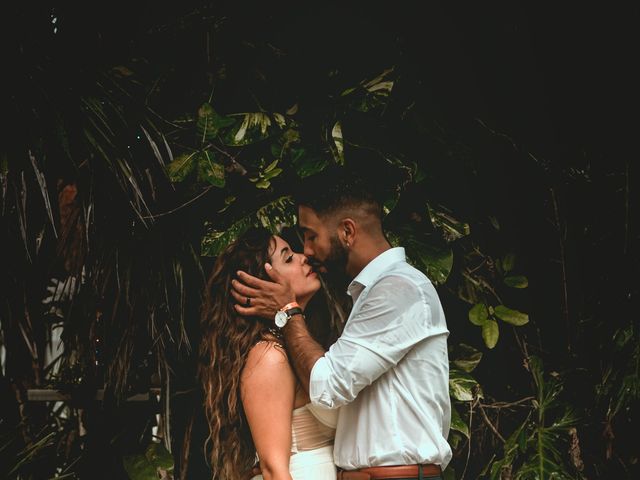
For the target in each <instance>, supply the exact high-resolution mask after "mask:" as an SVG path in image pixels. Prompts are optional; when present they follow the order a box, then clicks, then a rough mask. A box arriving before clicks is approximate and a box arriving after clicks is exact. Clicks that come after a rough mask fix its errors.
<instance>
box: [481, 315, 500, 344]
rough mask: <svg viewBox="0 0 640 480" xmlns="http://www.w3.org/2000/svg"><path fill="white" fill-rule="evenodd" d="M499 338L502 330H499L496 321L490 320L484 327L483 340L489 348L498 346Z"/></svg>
mask: <svg viewBox="0 0 640 480" xmlns="http://www.w3.org/2000/svg"><path fill="white" fill-rule="evenodd" d="M499 336H500V329H499V328H498V322H496V321H495V320H491V319H489V320H487V321H486V322H485V323H484V324H483V325H482V339H483V340H484V344H485V345H486V346H487V347H488V348H493V347H495V346H496V344H497V343H498V337H499Z"/></svg>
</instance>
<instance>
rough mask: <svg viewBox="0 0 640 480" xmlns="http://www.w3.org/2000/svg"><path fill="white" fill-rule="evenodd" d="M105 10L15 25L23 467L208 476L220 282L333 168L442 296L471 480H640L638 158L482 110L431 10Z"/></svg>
mask: <svg viewBox="0 0 640 480" xmlns="http://www.w3.org/2000/svg"><path fill="white" fill-rule="evenodd" d="M194 3H196V2H194ZM85 8H87V10H82V9H80V10H78V9H73V10H72V9H71V8H70V7H56V8H52V7H41V6H34V7H25V6H14V7H12V10H14V11H12V14H13V18H14V19H15V25H14V26H13V27H12V28H11V29H10V30H9V32H10V36H9V37H8V38H7V40H6V42H4V48H7V54H8V55H7V58H8V59H9V65H10V68H9V71H8V72H7V80H8V81H9V86H8V87H6V88H5V90H4V91H3V96H2V102H3V106H4V108H3V111H5V112H8V115H7V117H8V118H10V119H11V122H10V125H9V126H8V127H7V128H6V129H5V132H4V133H5V134H6V138H5V140H4V142H3V143H2V144H1V145H0V181H1V187H2V189H1V190H2V197H1V198H2V207H1V221H0V228H1V229H2V237H3V249H2V264H3V270H2V298H1V300H2V301H1V302H0V322H1V323H0V328H1V337H0V338H1V343H0V345H2V357H1V358H0V363H1V365H2V376H1V377H0V396H1V397H0V398H2V405H3V407H4V408H3V411H2V414H1V416H0V459H1V462H0V465H1V467H0V468H1V470H0V474H1V475H2V476H7V477H12V478H13V477H17V478H50V477H53V476H54V475H56V474H57V475H58V476H59V478H64V477H68V478H75V477H84V476H89V475H91V476H92V477H96V476H100V475H103V476H105V477H107V476H108V477H109V478H126V477H127V476H129V477H130V478H155V475H156V470H157V469H160V471H163V472H165V474H166V471H167V470H171V469H172V468H173V471H174V474H175V475H176V477H177V476H178V475H179V474H181V475H183V476H184V477H185V478H196V477H198V478H199V476H203V475H206V474H207V467H206V465H205V464H204V458H203V457H202V448H201V445H202V442H203V440H204V437H203V436H202V435H204V430H203V429H202V425H201V422H199V421H198V419H199V418H200V419H201V415H202V412H201V405H200V403H199V390H198V385H197V384H196V383H195V376H194V372H195V370H194V362H195V355H194V352H193V348H192V346H193V345H197V344H198V329H197V324H198V312H199V307H200V301H201V292H202V288H203V281H204V278H205V276H206V274H207V271H208V268H209V266H210V265H211V261H212V258H213V257H215V255H216V254H217V252H219V251H220V249H221V248H223V247H224V246H226V245H227V244H228V243H229V242H230V241H232V240H233V239H234V238H235V237H236V236H237V235H239V234H240V233H242V232H243V231H244V230H246V229H247V228H248V227H249V226H251V225H254V224H255V225H257V224H261V225H264V226H266V227H268V228H271V229H272V230H273V231H277V230H278V229H280V228H282V227H283V226H293V225H295V222H296V218H295V213H296V212H295V209H294V208H293V205H292V202H291V198H290V194H291V191H292V185H294V184H295V183H297V182H300V181H301V180H303V179H304V178H307V177H311V176H313V175H316V174H319V173H320V172H323V171H325V170H326V169H328V168H335V169H338V170H339V169H345V170H355V171H356V172H361V173H362V174H363V175H364V174H366V175H369V176H373V177H377V178H382V179H384V182H382V183H383V184H384V186H385V188H384V192H385V195H386V198H387V201H386V202H385V205H384V207H385V228H386V230H387V232H388V235H389V238H390V240H391V242H392V243H393V244H396V245H402V246H404V247H405V248H406V250H407V254H408V257H409V259H410V261H411V262H412V263H413V264H415V265H416V266H417V267H418V268H420V269H422V270H423V271H425V272H426V273H427V274H428V275H429V277H430V278H431V279H432V280H433V282H434V283H435V284H437V286H438V292H439V294H440V296H441V298H442V301H443V304H444V306H445V311H446V313H447V319H448V324H449V329H450V331H451V335H450V353H451V355H450V359H451V380H450V391H451V396H452V399H453V400H454V407H455V409H454V414H453V424H452V432H451V435H450V438H449V441H450V442H451V444H452V446H453V447H454V451H455V454H454V460H453V462H452V464H451V467H450V468H449V469H447V471H446V476H447V478H495V479H511V478H513V479H546V478H631V477H634V474H635V475H637V473H638V467H637V462H638V454H639V452H638V448H637V446H636V442H633V441H631V440H630V438H631V435H632V433H633V432H634V429H635V428H636V427H637V426H638V420H637V418H636V417H635V414H636V412H637V406H638V402H639V400H640V379H639V376H638V375H639V368H640V348H639V345H640V343H639V342H638V337H639V335H640V331H639V328H640V326H639V325H638V321H637V316H635V317H634V316H633V313H634V312H635V311H637V310H635V309H634V308H632V307H633V306H634V305H635V306H637V298H638V294H639V293H640V292H639V291H638V290H639V289H638V282H637V281H635V278H634V276H633V272H634V269H637V268H638V252H637V233H635V230H634V229H635V224H634V222H633V216H632V213H631V212H633V211H634V207H635V205H637V192H636V191H635V190H634V189H633V187H634V185H633V181H632V179H633V176H632V171H631V170H632V165H631V164H630V161H629V160H628V159H626V158H623V159H622V160H619V159H618V158H617V157H616V158H614V157H610V156H605V155H603V153H602V151H601V150H600V149H599V148H598V145H597V144H594V143H592V144H590V145H586V146H585V145H582V144H580V145H578V146H576V147H572V148H574V149H572V148H568V149H567V148H565V150H562V149H561V148H560V147H559V146H558V145H554V144H551V145H549V144H545V143H544V142H543V141H538V139H537V138H536V137H535V131H536V130H533V132H530V131H528V130H527V131H526V133H523V134H522V137H518V136H517V135H514V134H513V130H511V129H510V128H509V125H505V124H500V122H489V121H488V120H487V119H486V118H478V117H477V116H475V115H471V114H469V112H468V111H467V110H465V109H464V108H462V107H461V106H460V104H459V103H457V101H456V100H454V97H455V96H456V95H457V94H458V93H459V92H458V91H457V90H456V85H459V84H456V83H455V81H454V82H453V83H454V86H453V87H451V88H450V89H449V90H447V89H446V88H445V85H444V83H445V81H446V79H452V78H453V77H452V76H451V74H448V73H447V72H446V71H445V70H444V68H442V70H441V71H438V68H437V67H446V66H448V65H449V63H448V62H449V61H450V60H446V59H445V57H446V55H447V54H448V55H449V56H450V57H451V58H454V59H455V58H458V57H456V54H457V52H458V51H457V50H455V49H451V48H449V49H446V48H445V47H444V46H441V48H440V50H438V49H437V48H435V47H434V50H431V49H422V50H421V49H420V48H419V46H420V45H421V44H420V41H419V40H418V37H419V35H418V34H417V32H418V31H419V30H418V29H417V28H416V24H415V23H412V22H417V20H415V19H411V18H410V17H411V13H412V12H400V11H395V12H390V11H388V10H385V11H384V12H375V11H374V9H372V10H371V11H366V12H364V11H359V10H358V9H357V8H356V7H343V6H338V5H334V4H328V5H326V6H325V8H324V9H323V10H322V11H321V12H319V11H317V10H309V11H308V12H304V11H298V10H295V7H294V6H293V5H288V4H287V5H283V6H279V7H275V6H272V5H262V6H257V5H256V6H254V7H253V9H252V10H251V13H249V12H247V11H245V8H246V6H244V7H240V6H231V5H224V4H216V5H213V4H202V5H201V4H198V5H195V6H194V5H190V4H188V2H187V4H185V5H183V6H180V7H178V6H173V7H170V8H169V7H161V6H153V7H151V6H149V5H146V6H130V5H129V6H127V9H126V10H125V7H123V6H116V5H111V6H105V7H102V10H100V11H98V12H97V13H95V12H93V13H92V12H90V11H89V10H88V9H89V7H85ZM387 8H393V7H387ZM414 13H415V12H414ZM432 13H433V14H434V15H436V17H437V15H440V19H441V20H442V21H443V22H444V23H445V24H446V22H445V20H446V19H448V18H450V16H449V15H450V14H449V13H447V12H446V11H444V10H442V11H439V10H438V9H434V10H433V11H432ZM460 15H461V14H460ZM505 15H506V19H502V20H498V22H500V21H503V22H504V24H505V25H507V26H508V25H510V21H511V17H509V16H508V15H507V14H505ZM454 17H455V15H454ZM461 18H463V17H462V15H461ZM464 18H467V17H466V16H465V17H464ZM487 18H488V17H487ZM311 20H315V21H311ZM487 21H488V20H487ZM429 22H430V23H429V25H430V26H431V27H432V28H434V29H435V31H436V32H440V33H442V32H443V31H444V29H445V28H446V25H445V27H440V28H441V30H438V27H437V26H436V25H435V23H437V22H434V21H433V20H429ZM431 22H433V24H432V23H431ZM312 25H315V26H313V27H312ZM329 25H331V28H328V26H329ZM27 26H29V27H28V28H27ZM381 26H384V27H385V28H381ZM325 27H327V28H325ZM405 27H406V28H405ZM434 35H435V34H434ZM506 38H507V39H509V38H510V37H506ZM513 38H515V39H517V38H519V37H517V36H515V37H513ZM438 51H440V53H439V54H438V55H440V56H438V55H436V53H434V52H438ZM442 52H445V53H442ZM447 52H448V53H447ZM427 53H429V54H430V55H431V56H427V57H426V58H425V57H424V56H423V55H425V54H427ZM500 60H502V59H500ZM422 63H425V64H428V65H429V68H426V67H424V65H422ZM458 72H459V71H458ZM438 76H440V77H441V79H440V80H434V78H437V77H438ZM496 109H498V106H496ZM525 116H526V113H524V114H522V117H525ZM517 121H518V119H516V120H515V123H517ZM519 121H521V123H522V124H525V125H526V124H527V122H524V121H522V118H520V117H519ZM506 132H509V134H507V133H506ZM516 133H517V130H516ZM534 147H535V149H534ZM589 147H590V148H591V150H590V149H589ZM614 267H615V268H614ZM336 295H337V293H336ZM60 335H62V344H63V345H64V347H63V348H62V349H59V350H57V351H51V350H52V348H51V345H57V344H58V343H57V342H58V339H59V337H60ZM154 387H159V388H160V394H159V396H158V397H156V396H155V395H151V396H150V397H149V398H150V399H149V400H148V401H146V402H127V401H126V400H127V399H128V398H129V399H130V398H131V397H132V396H134V395H135V394H140V393H143V394H146V393H148V392H149V390H150V388H154ZM45 388H49V389H55V390H57V391H60V392H61V393H62V394H64V396H63V398H62V400H63V401H59V402H53V401H49V402H37V401H31V400H30V398H31V397H30V395H31V396H33V393H31V394H30V393H29V392H33V391H35V390H36V389H45ZM103 388H104V392H103V391H102V389H103ZM152 391H153V392H155V390H152ZM96 395H98V397H100V401H96V400H95V399H96ZM156 424H158V425H156ZM154 426H156V427H158V428H155V429H152V427H154ZM152 432H153V434H152ZM160 440H163V442H159V441H160ZM167 451H171V452H172V457H171V456H169V454H168V453H167ZM187 459H188V461H186V460H187Z"/></svg>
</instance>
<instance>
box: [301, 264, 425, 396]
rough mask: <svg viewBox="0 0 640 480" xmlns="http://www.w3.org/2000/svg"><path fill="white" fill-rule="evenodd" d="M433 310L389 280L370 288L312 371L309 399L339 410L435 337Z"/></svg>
mask: <svg viewBox="0 0 640 480" xmlns="http://www.w3.org/2000/svg"><path fill="white" fill-rule="evenodd" d="M433 333H435V332H433V329H432V326H431V310H430V307H429V304H428V302H427V300H426V299H425V298H424V295H423V293H422V292H421V290H420V289H419V288H418V286H417V285H416V284H415V283H414V282H412V281H411V280H409V279H407V278H404V277H402V276H396V275H393V276H387V277H384V278H382V279H381V280H380V281H379V282H377V283H376V284H375V285H373V286H372V287H371V291H370V292H368V294H367V295H366V298H363V302H362V304H361V305H357V304H356V305H354V314H353V316H352V317H351V318H349V321H348V322H347V324H346V325H345V329H344V331H343V333H342V335H341V336H340V338H339V339H338V340H337V342H336V343H334V344H333V345H332V346H331V348H330V349H329V351H328V352H327V353H326V354H325V355H324V356H323V357H322V358H320V359H319V360H318V361H317V362H316V364H315V365H314V366H313V369H312V370H311V379H310V384H309V396H310V399H311V402H312V403H313V404H315V405H319V406H323V407H325V408H338V407H341V406H342V405H346V404H348V403H351V402H352V401H353V400H354V399H355V398H356V396H357V395H358V393H359V392H360V391H361V390H362V389H363V388H365V387H367V386H368V385H370V384H371V383H373V382H374V381H375V380H376V379H377V378H378V377H380V376H381V375H382V374H384V373H385V372H386V371H388V370H389V369H391V368H393V367H394V366H395V365H397V364H398V362H400V361H401V360H402V358H403V357H404V356H405V355H406V354H407V352H408V351H409V350H411V348H413V346H415V345H416V344H417V343H419V342H421V341H423V340H424V339H425V338H428V337H429V336H430V335H432V334H433Z"/></svg>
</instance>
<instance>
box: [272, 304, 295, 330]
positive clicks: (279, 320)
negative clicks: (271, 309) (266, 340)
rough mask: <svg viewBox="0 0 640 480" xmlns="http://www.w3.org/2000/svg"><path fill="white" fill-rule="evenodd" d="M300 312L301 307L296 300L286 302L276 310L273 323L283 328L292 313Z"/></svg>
mask: <svg viewBox="0 0 640 480" xmlns="http://www.w3.org/2000/svg"><path fill="white" fill-rule="evenodd" d="M298 314H302V308H300V305H298V304H297V303H296V302H291V303H287V304H286V305H285V306H284V307H282V308H281V309H280V310H278V311H277V312H276V317H275V324H276V327H278V328H283V327H284V326H285V325H286V324H287V322H288V321H289V319H290V318H291V317H293V316H294V315H298Z"/></svg>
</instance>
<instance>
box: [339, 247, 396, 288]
mask: <svg viewBox="0 0 640 480" xmlns="http://www.w3.org/2000/svg"><path fill="white" fill-rule="evenodd" d="M397 262H406V256H405V253H404V248H403V247H395V248H390V249H389V250H385V251H384V252H382V253H381V254H380V255H378V256H377V257H376V258H374V259H373V260H371V261H370V262H369V263H367V265H366V266H365V267H364V268H363V269H362V270H361V271H360V273H359V274H358V275H357V276H356V278H354V279H353V281H352V282H351V283H350V284H349V287H348V288H347V293H348V294H349V295H351V296H352V297H353V296H354V294H355V295H356V296H357V295H359V294H360V293H361V292H362V290H364V289H365V288H367V287H368V286H369V285H371V284H372V283H373V282H374V281H375V280H377V279H378V277H379V276H380V275H382V274H383V273H384V272H385V271H386V270H387V269H388V268H389V267H390V266H391V265H393V264H394V263H397ZM354 300H355V299H354Z"/></svg>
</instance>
